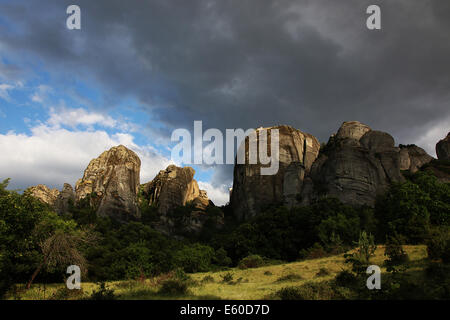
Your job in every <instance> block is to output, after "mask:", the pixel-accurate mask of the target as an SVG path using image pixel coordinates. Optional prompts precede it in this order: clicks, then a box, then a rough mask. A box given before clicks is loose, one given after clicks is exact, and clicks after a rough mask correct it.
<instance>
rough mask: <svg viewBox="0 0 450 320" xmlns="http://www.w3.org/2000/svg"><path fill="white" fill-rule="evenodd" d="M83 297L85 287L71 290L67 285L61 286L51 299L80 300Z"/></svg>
mask: <svg viewBox="0 0 450 320" xmlns="http://www.w3.org/2000/svg"><path fill="white" fill-rule="evenodd" d="M82 298H83V289H80V290H76V289H74V290H69V289H68V288H67V287H63V288H59V289H58V290H56V292H55V293H53V295H52V296H51V297H50V298H49V300H79V299H82Z"/></svg>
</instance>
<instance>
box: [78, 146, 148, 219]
mask: <svg viewBox="0 0 450 320" xmlns="http://www.w3.org/2000/svg"><path fill="white" fill-rule="evenodd" d="M140 167H141V160H140V159H139V157H138V156H137V154H136V153H134V152H133V151H131V150H129V149H127V148H126V147H124V146H123V145H120V146H117V147H113V148H111V149H109V150H108V151H105V152H103V153H102V154H101V155H100V156H99V157H98V158H96V159H93V160H91V162H90V163H89V165H88V167H87V168H86V170H85V171H84V175H83V178H82V179H80V180H78V182H77V183H76V186H75V196H76V201H80V200H82V199H84V198H86V197H89V201H90V204H91V205H92V206H93V207H95V208H97V214H98V215H99V216H109V217H111V218H114V219H115V220H118V221H129V220H135V219H138V218H139V216H140V214H139V209H138V203H137V194H138V190H139V186H140V182H139V173H140Z"/></svg>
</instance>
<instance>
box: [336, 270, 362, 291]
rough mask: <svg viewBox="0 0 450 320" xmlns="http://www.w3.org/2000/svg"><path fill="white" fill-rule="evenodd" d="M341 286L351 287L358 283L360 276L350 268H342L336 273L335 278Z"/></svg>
mask: <svg viewBox="0 0 450 320" xmlns="http://www.w3.org/2000/svg"><path fill="white" fill-rule="evenodd" d="M334 281H335V283H336V285H337V286H339V287H345V288H351V287H355V286H356V285H357V284H358V278H357V277H356V276H355V275H354V274H353V273H351V272H350V271H348V270H342V271H341V272H339V273H338V274H337V275H336V278H335V279H334Z"/></svg>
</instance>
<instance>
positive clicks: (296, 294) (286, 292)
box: [276, 281, 338, 300]
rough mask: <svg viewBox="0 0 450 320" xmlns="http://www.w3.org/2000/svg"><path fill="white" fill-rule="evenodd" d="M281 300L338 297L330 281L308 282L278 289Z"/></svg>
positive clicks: (329, 298)
mask: <svg viewBox="0 0 450 320" xmlns="http://www.w3.org/2000/svg"><path fill="white" fill-rule="evenodd" d="M276 295H277V296H278V297H280V298H281V300H331V299H336V298H338V296H337V294H336V292H335V291H334V289H333V287H332V286H331V284H330V283H329V282H327V281H326V282H307V283H305V284H304V285H301V286H299V287H288V288H283V289H281V290H279V291H277V293H276Z"/></svg>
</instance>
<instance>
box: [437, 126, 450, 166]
mask: <svg viewBox="0 0 450 320" xmlns="http://www.w3.org/2000/svg"><path fill="white" fill-rule="evenodd" d="M436 154H437V157H438V159H439V160H450V132H449V133H448V134H447V137H445V138H444V139H442V140H441V141H439V142H438V143H437V144H436Z"/></svg>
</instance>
